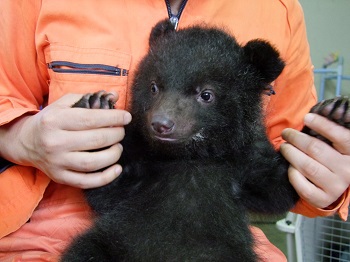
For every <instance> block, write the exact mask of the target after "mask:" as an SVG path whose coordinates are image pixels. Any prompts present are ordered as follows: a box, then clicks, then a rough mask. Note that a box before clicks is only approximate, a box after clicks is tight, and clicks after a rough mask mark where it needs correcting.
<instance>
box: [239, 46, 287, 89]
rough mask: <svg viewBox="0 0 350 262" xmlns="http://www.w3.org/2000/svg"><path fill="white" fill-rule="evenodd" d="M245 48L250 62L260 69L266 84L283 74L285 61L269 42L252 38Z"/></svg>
mask: <svg viewBox="0 0 350 262" xmlns="http://www.w3.org/2000/svg"><path fill="white" fill-rule="evenodd" d="M243 50H244V54H245V56H246V58H247V59H248V62H249V63H250V64H252V65H253V66H254V67H255V68H256V69H257V70H258V72H259V73H260V74H261V77H262V78H263V81H264V82H265V83H266V84H270V83H271V82H272V81H274V80H275V79H276V78H277V77H278V76H279V75H280V74H281V72H282V70H283V68H284V66H285V63H284V61H283V60H282V59H281V57H280V54H279V52H278V51H277V50H276V49H275V48H274V47H273V46H272V45H271V44H270V43H269V42H267V41H264V40H260V39H256V40H251V41H249V42H248V43H247V44H246V45H245V46H244V47H243Z"/></svg>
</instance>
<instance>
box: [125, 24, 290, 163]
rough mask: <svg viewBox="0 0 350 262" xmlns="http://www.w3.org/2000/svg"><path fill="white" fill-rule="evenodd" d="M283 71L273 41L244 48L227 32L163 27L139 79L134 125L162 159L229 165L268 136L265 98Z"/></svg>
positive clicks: (133, 104) (157, 30) (156, 32)
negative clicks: (231, 156)
mask: <svg viewBox="0 0 350 262" xmlns="http://www.w3.org/2000/svg"><path fill="white" fill-rule="evenodd" d="M283 68H284V62H283V61H282V60H281V58H280V56H279V53H278V52H277V51H276V49H275V48H273V47H272V46H271V45H270V44H269V43H268V42H266V41H263V40H252V41H250V42H248V43H247V44H245V45H244V46H243V45H240V44H238V43H237V41H236V40H235V38H233V37H232V36H231V35H229V34H228V33H226V32H224V31H223V30H220V29H216V28H209V27H206V26H193V27H189V28H185V29H182V30H178V31H175V30H174V28H173V26H172V24H171V23H170V22H169V21H161V22H159V23H158V24H157V25H156V26H155V27H154V28H153V29H152V32H151V35H150V40H149V52H148V54H147V55H146V56H145V57H144V58H143V60H142V61H141V63H140V65H139V68H138V71H137V72H136V75H135V80H134V84H133V90H132V93H133V98H132V102H131V109H130V111H131V113H132V114H133V119H134V121H133V122H134V123H136V125H137V127H136V129H137V130H140V132H141V134H140V135H141V137H143V138H144V140H145V143H146V144H147V146H150V147H152V148H153V150H157V151H158V152H159V153H160V154H167V155H169V154H170V155H179V156H180V155H181V156H182V157H183V156H185V155H188V156H190V157H196V156H198V155H201V156H210V155H217V156H219V157H222V156H223V155H225V154H226V153H227V152H232V151H235V150H236V151H238V150H239V149H241V147H242V146H244V145H245V144H246V143H251V142H254V139H255V137H256V136H257V135H259V133H261V132H265V131H264V130H262V129H264V128H263V124H262V122H263V121H262V118H263V117H262V114H261V96H262V94H263V93H266V92H272V89H271V86H270V84H271V82H272V81H274V80H275V79H276V78H277V77H278V75H279V74H280V73H281V71H282V70H283Z"/></svg>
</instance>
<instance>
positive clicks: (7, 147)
mask: <svg viewBox="0 0 350 262" xmlns="http://www.w3.org/2000/svg"><path fill="white" fill-rule="evenodd" d="M31 117H32V116H30V115H24V116H22V117H20V118H17V119H15V120H13V121H11V122H10V123H8V124H5V125H3V126H0V148H1V149H0V157H2V158H4V159H7V160H9V161H11V162H13V163H16V164H20V165H30V161H29V157H28V156H29V154H28V153H27V150H26V146H25V141H26V140H28V137H23V135H24V134H25V131H28V128H27V122H28V121H29V120H30V118H31Z"/></svg>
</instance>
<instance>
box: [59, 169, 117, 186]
mask: <svg viewBox="0 0 350 262" xmlns="http://www.w3.org/2000/svg"><path fill="white" fill-rule="evenodd" d="M121 172H122V167H121V166H120V165H119V164H115V165H113V166H110V167H109V168H107V169H105V170H103V171H100V172H93V173H80V172H76V171H68V170H66V171H64V172H62V173H61V175H60V177H59V178H55V179H54V181H55V182H57V183H60V184H66V185H70V186H73V187H77V188H82V189H88V188H96V187H101V186H104V185H107V184H109V183H110V182H112V181H113V180H114V179H116V178H117V177H118V176H119V175H120V174H121Z"/></svg>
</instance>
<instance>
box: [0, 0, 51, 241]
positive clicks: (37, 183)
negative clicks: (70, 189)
mask: <svg viewBox="0 0 350 262" xmlns="http://www.w3.org/2000/svg"><path fill="white" fill-rule="evenodd" d="M39 8H40V6H39V1H25V0H22V1H1V2H0V16H1V19H0V35H1V38H0V125H4V124H6V123H9V122H11V121H12V120H13V119H15V118H17V117H20V116H22V115H24V114H27V113H31V114H33V113H35V112H37V111H38V110H39V106H40V105H41V104H42V103H43V100H44V99H43V97H45V95H46V94H47V84H46V81H45V80H44V78H43V77H42V75H41V73H40V68H43V66H44V65H40V64H38V62H37V61H38V59H37V55H36V48H35V39H34V37H35V27H36V16H37V14H38V11H39ZM0 155H1V149H0ZM48 183H49V178H48V177H46V176H45V175H44V174H43V173H41V172H39V171H37V170H36V169H34V168H31V167H19V166H13V167H11V168H9V169H7V170H6V171H4V172H3V173H1V174H0V238H1V237H3V236H4V235H6V234H8V233H10V232H12V231H14V230H16V229H18V228H19V227H20V226H21V225H22V224H24V223H25V222H26V221H27V220H28V218H29V217H30V215H31V213H32V212H33V210H34V208H35V207H36V206H37V204H38V202H39V201H40V199H41V197H42V195H43V192H44V190H45V188H46V186H47V185H48Z"/></svg>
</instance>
